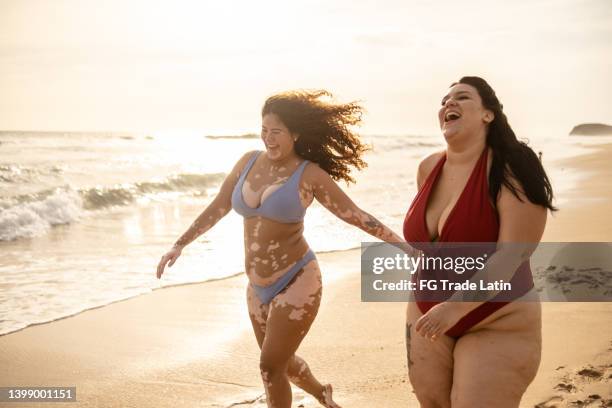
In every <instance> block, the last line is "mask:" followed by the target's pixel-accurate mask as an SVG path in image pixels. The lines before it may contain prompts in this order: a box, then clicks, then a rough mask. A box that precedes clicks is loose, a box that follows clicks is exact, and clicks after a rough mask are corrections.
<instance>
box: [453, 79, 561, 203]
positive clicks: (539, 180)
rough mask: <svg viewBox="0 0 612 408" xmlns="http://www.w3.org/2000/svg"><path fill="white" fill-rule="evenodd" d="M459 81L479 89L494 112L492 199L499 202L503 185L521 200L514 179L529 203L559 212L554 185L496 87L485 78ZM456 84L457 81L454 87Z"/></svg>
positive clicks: (490, 135) (490, 143)
mask: <svg viewBox="0 0 612 408" xmlns="http://www.w3.org/2000/svg"><path fill="white" fill-rule="evenodd" d="M458 83H460V84H466V85H471V86H473V87H474V88H476V90H477V91H478V94H479V95H480V98H481V99H482V104H483V106H484V107H485V108H486V109H488V110H490V111H492V112H493V114H494V115H495V118H494V119H493V121H492V122H491V123H489V129H488V132H487V140H486V143H487V146H489V147H490V148H491V150H492V151H493V160H492V163H491V172H490V174H489V196H490V197H491V199H492V201H493V202H494V203H497V196H498V194H499V192H500V190H501V186H502V185H504V186H506V187H507V188H508V189H509V190H510V191H511V192H512V194H514V195H515V196H516V197H517V198H518V199H519V200H520V199H521V198H520V195H519V191H518V190H517V185H516V183H513V182H512V181H511V180H512V179H515V180H516V181H517V182H518V183H519V184H520V186H518V187H520V189H521V190H520V191H522V192H523V193H524V194H525V196H526V197H527V199H528V200H529V201H530V202H532V203H534V204H538V205H541V206H542V207H545V208H548V209H549V210H550V211H556V210H557V208H555V207H554V206H553V204H552V201H553V190H552V186H551V184H550V180H549V179H548V176H547V175H546V171H544V167H542V163H540V160H539V159H538V156H536V154H535V152H534V151H533V150H532V149H531V148H530V147H529V146H527V144H526V143H525V142H522V141H520V140H518V139H517V138H516V135H515V134H514V131H513V130H512V128H511V127H510V124H509V123H508V118H507V117H506V115H505V114H504V112H503V105H502V104H501V103H500V102H499V99H497V96H496V95H495V91H494V90H493V88H491V86H490V85H489V84H488V83H487V82H486V81H485V80H484V79H482V78H479V77H476V76H466V77H463V78H461V79H460V80H459V82H458ZM456 84H457V82H456V83H454V84H452V85H451V86H453V85H456Z"/></svg>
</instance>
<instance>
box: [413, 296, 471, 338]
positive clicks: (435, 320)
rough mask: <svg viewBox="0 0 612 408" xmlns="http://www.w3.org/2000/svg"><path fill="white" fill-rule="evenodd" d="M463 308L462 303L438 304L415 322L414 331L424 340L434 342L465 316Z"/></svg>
mask: <svg viewBox="0 0 612 408" xmlns="http://www.w3.org/2000/svg"><path fill="white" fill-rule="evenodd" d="M465 306H466V305H464V304H463V303H462V302H442V303H438V304H437V305H435V306H434V307H432V308H431V309H429V310H428V311H427V313H425V314H424V315H423V316H421V317H420V318H419V319H418V320H417V322H416V324H415V326H414V329H415V330H416V332H417V333H419V334H420V335H421V336H423V337H425V338H426V339H429V340H431V341H435V340H436V339H437V338H438V337H440V336H441V335H442V334H444V333H446V331H447V330H448V329H450V328H451V327H453V326H454V325H455V324H456V323H457V322H458V321H459V319H461V318H462V317H463V316H465V315H466V313H467V312H468V310H466V307H465Z"/></svg>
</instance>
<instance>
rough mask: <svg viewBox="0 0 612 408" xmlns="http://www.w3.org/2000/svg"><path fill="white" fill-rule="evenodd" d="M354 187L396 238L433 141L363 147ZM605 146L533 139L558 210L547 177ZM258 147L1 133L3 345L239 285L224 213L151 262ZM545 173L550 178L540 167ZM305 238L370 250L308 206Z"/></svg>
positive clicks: (224, 140) (564, 180)
mask: <svg viewBox="0 0 612 408" xmlns="http://www.w3.org/2000/svg"><path fill="white" fill-rule="evenodd" d="M364 139H365V141H366V142H367V143H369V144H371V146H372V150H371V151H370V152H368V153H367V155H366V161H367V162H368V164H369V166H368V168H367V169H365V170H363V171H361V172H359V173H357V174H355V177H356V179H357V183H356V184H353V185H350V186H348V187H347V186H346V184H345V183H343V182H341V183H340V186H341V187H342V188H343V189H344V190H345V191H346V192H347V193H348V194H349V195H350V196H351V198H352V199H353V201H355V202H356V203H357V204H358V205H359V206H360V207H361V208H362V209H364V210H366V211H368V212H369V213H371V214H373V215H374V216H376V217H377V218H379V219H380V220H381V221H382V222H384V223H385V224H387V225H388V226H390V227H391V228H393V229H394V230H395V231H397V232H400V231H401V224H402V221H403V217H404V214H405V211H406V210H407V208H408V206H409V204H410V202H411V200H412V198H413V197H414V194H415V192H416V185H415V174H416V168H417V165H418V162H419V160H420V159H421V158H422V157H424V156H425V155H427V154H428V153H431V152H433V151H436V150H440V149H442V148H443V146H444V144H443V139H442V137H441V136H423V135H403V136H365V137H364ZM604 141H606V142H609V138H605V139H604V138H598V137H591V138H571V137H569V136H563V137H556V136H551V137H549V138H540V139H537V141H535V142H533V143H531V145H532V146H533V148H534V150H536V151H537V150H542V151H544V163H545V166H546V167H547V171H549V174H550V176H551V178H552V180H553V185H554V187H555V189H556V190H557V194H558V196H559V197H560V201H561V202H562V200H563V194H562V193H561V194H559V192H560V191H564V190H566V189H568V188H570V186H571V185H572V184H575V183H579V182H580V180H581V177H582V178H583V177H586V176H585V175H580V174H568V173H567V172H563V169H562V168H560V167H555V166H553V165H552V163H554V161H555V160H557V159H560V158H563V157H570V156H575V155H577V154H580V153H584V152H587V151H589V150H590V149H592V148H593V147H594V146H596V145H597V144H599V143H602V142H604ZM262 148H263V145H262V143H261V141H260V140H259V137H258V136H257V135H244V136H227V137H219V136H216V137H212V136H205V135H201V134H151V135H147V134H128V133H74V132H72V133H71V132H52V133H51V132H0V334H6V333H9V332H12V331H15V330H19V329H21V328H23V327H27V326H28V325H32V324H37V323H42V322H48V321H51V320H55V319H59V318H62V317H66V316H70V315H72V314H75V313H79V312H81V311H83V310H86V309H90V308H94V307H99V306H103V305H106V304H109V303H111V302H114V301H117V300H121V299H125V298H129V297H132V296H136V295H139V294H142V293H146V292H149V291H151V290H155V289H159V288H163V287H167V286H172V285H178V284H186V283H192V282H202V281H206V280H211V279H219V278H224V277H228V276H232V275H235V274H239V273H242V271H243V269H244V268H243V262H244V257H243V256H244V254H243V248H242V242H243V236H242V219H241V218H240V217H239V216H238V215H237V214H235V213H234V212H231V213H230V214H228V216H226V217H225V218H224V219H222V220H221V221H220V222H219V223H218V224H217V225H216V226H215V227H214V228H213V229H212V230H210V231H209V232H208V233H206V234H204V235H203V236H201V237H199V238H198V239H197V240H196V241H194V242H193V243H192V244H191V245H190V246H188V247H187V248H186V249H185V250H184V251H183V254H182V256H181V257H180V258H179V260H178V261H177V263H176V264H175V265H174V266H173V267H172V268H169V269H168V268H167V269H166V272H165V274H164V277H163V278H162V279H161V280H157V279H156V278H155V269H156V266H157V263H158V262H159V259H160V257H161V256H162V255H163V254H164V253H165V252H166V251H167V250H168V249H169V248H170V247H171V246H172V244H173V243H174V241H175V240H176V239H177V238H178V237H179V236H180V235H181V234H182V233H183V232H184V231H185V230H186V229H187V228H188V227H189V225H190V224H191V222H192V221H193V220H194V219H195V218H196V217H197V215H198V214H199V213H200V212H201V211H202V210H203V209H204V208H205V207H206V205H207V204H208V203H209V202H210V201H211V200H212V199H213V197H214V195H215V193H216V192H217V190H218V188H219V185H220V183H221V182H222V180H223V178H224V176H225V174H226V173H227V172H228V171H229V170H230V169H231V167H232V166H233V164H234V163H235V162H236V160H237V159H238V158H239V157H240V156H241V155H242V154H244V153H245V152H246V151H249V150H253V149H262ZM547 163H551V166H550V167H549V166H547ZM305 236H306V239H307V240H308V242H309V244H310V245H311V247H312V248H313V249H314V250H315V251H316V252H326V251H343V250H347V249H350V248H357V247H359V245H360V242H361V241H368V240H370V238H368V236H367V234H365V233H363V232H362V231H360V230H357V229H356V228H354V227H352V226H350V225H347V224H345V223H343V222H342V221H341V220H339V219H337V218H335V217H334V216H333V215H332V214H331V213H329V212H327V211H326V210H325V209H324V208H323V207H322V206H320V205H319V204H317V203H314V204H313V205H312V206H311V207H310V209H309V211H308V213H307V216H306V219H305Z"/></svg>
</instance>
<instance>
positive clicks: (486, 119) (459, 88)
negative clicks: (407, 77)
mask: <svg viewBox="0 0 612 408" xmlns="http://www.w3.org/2000/svg"><path fill="white" fill-rule="evenodd" d="M492 120H493V112H491V111H490V110H488V109H485V108H484V106H483V105H482V99H481V98H480V95H479V94H478V91H477V90H476V88H474V87H473V86H471V85H467V84H455V85H453V86H452V87H451V88H450V91H449V92H448V94H447V95H446V96H444V98H442V107H441V108H440V110H439V111H438V121H439V123H440V129H441V130H442V134H443V135H444V138H445V139H446V140H447V141H449V140H450V139H453V138H456V137H457V136H461V135H471V134H478V133H480V132H481V131H484V132H485V134H486V127H487V126H488V124H489V123H491V121H492Z"/></svg>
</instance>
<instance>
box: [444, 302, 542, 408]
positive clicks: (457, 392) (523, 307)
mask: <svg viewBox="0 0 612 408" xmlns="http://www.w3.org/2000/svg"><path fill="white" fill-rule="evenodd" d="M509 307H512V309H513V310H512V312H511V313H507V314H505V315H503V316H502V317H500V318H498V319H496V320H494V321H493V322H491V323H488V324H485V325H482V326H479V327H478V328H476V329H475V330H470V331H468V332H467V333H466V334H464V335H463V336H461V337H460V338H459V339H458V340H457V342H456V344H455V349H454V353H453V354H454V361H455V365H454V373H453V388H452V392H451V401H452V406H453V408H463V407H469V408H478V407H499V408H504V407H509V408H510V407H512V408H515V407H518V406H519V403H520V400H521V397H522V396H523V393H524V392H525V390H526V389H527V386H528V385H529V384H530V383H531V381H532V380H533V378H534V377H535V375H536V373H537V370H538V366H539V364H540V354H541V345H542V337H541V309H540V304H539V303H538V302H531V303H522V302H521V303H512V304H510V305H509Z"/></svg>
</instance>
